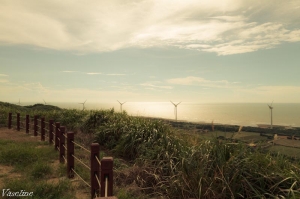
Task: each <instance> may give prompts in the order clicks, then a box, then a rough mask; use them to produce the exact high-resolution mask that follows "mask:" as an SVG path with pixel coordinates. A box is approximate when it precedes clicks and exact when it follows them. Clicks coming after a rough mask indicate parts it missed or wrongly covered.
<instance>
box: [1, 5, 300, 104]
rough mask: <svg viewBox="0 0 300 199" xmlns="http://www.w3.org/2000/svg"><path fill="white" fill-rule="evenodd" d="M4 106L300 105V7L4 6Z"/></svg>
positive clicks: (2, 52) (2, 81) (2, 77)
mask: <svg viewBox="0 0 300 199" xmlns="http://www.w3.org/2000/svg"><path fill="white" fill-rule="evenodd" d="M0 11H1V12H0V101H8V102H12V103H17V102H18V101H19V99H20V100H21V102H36V103H42V102H43V99H45V100H46V101H47V102H50V103H51V102H60V101H65V102H83V101H84V100H86V99H87V100H88V101H89V102H99V103H101V102H111V101H114V102H115V101H116V100H117V99H118V100H121V101H168V100H173V101H185V102H199V103H208V102H264V103H265V102H266V103H270V102H272V100H274V103H275V102H277V103H279V102H300V1H299V0H289V1H282V0H264V1H258V0H248V1H241V0H222V1H220V0H218V1H213V0H184V1H183V0H101V1H99V0H89V1H78V0H64V1H60V0H59V1H58V0H43V1H36V0H26V1H24V0H1V1H0Z"/></svg>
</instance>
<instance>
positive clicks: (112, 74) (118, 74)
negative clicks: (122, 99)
mask: <svg viewBox="0 0 300 199" xmlns="http://www.w3.org/2000/svg"><path fill="white" fill-rule="evenodd" d="M106 75H108V76H123V75H126V74H121V73H110V74H106Z"/></svg>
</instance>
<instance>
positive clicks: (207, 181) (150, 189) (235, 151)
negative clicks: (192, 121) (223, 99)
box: [0, 109, 300, 199]
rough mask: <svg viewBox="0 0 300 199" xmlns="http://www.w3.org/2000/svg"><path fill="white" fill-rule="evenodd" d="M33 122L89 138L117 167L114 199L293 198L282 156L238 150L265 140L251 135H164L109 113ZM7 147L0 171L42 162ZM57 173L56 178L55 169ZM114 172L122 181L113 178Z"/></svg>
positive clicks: (295, 185)
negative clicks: (51, 122) (51, 124)
mask: <svg viewBox="0 0 300 199" xmlns="http://www.w3.org/2000/svg"><path fill="white" fill-rule="evenodd" d="M6 111H7V110H6ZM15 112H16V111H15ZM33 114H37V115H40V116H45V117H46V118H49V119H50V118H54V119H55V120H56V121H59V122H61V124H62V125H64V126H67V128H68V129H71V130H74V131H81V133H82V134H80V135H81V136H84V135H89V138H95V140H96V141H97V142H98V143H100V145H101V150H103V149H105V150H106V151H107V152H108V154H113V157H114V158H115V159H116V160H117V161H116V167H115V169H117V173H118V175H119V176H120V177H118V178H116V179H117V180H116V182H115V185H116V186H121V187H117V189H115V190H117V191H116V193H115V195H117V196H119V197H120V198H121V199H122V198H125V199H126V198H147V197H148V198H149V197H159V196H163V197H165V198H204V199H206V198H276V197H277V198H278V197H281V198H300V191H299V190H300V184H299V182H300V165H299V162H293V161H291V160H290V159H289V158H287V157H286V156H284V155H282V154H277V153H276V154H274V153H270V152H266V151H265V150H262V149H260V147H257V148H256V149H254V148H250V147H248V146H247V145H246V144H244V143H243V142H247V143H249V142H262V143H263V142H265V141H266V137H262V136H260V134H259V133H249V132H241V133H237V131H238V128H239V127H238V126H236V127H232V128H231V127H227V126H223V127H222V126H221V127H217V126H215V131H214V132H211V131H210V132H208V133H199V131H198V130H199V129H200V128H201V127H197V128H198V130H197V129H194V130H193V127H192V125H187V124H184V123H178V125H177V126H178V128H177V127H170V126H169V125H168V124H166V123H165V122H164V121H160V120H151V119H147V118H141V117H131V116H129V115H127V114H126V112H123V113H116V112H114V110H113V109H111V110H100V111H95V110H93V111H79V110H66V109H62V110H51V111H46V112H45V111H44V112H43V111H41V110H35V111H32V112H30V115H33ZM46 121H47V119H46ZM174 126H176V125H174ZM184 128H188V129H189V131H185V130H184ZM205 128H206V127H205ZM178 129H179V130H178ZM206 129H211V126H209V125H208V126H207V128H206ZM245 129H246V127H245ZM243 130H244V128H243ZM90 135H93V136H90ZM218 136H224V137H226V138H233V139H238V140H240V141H239V142H238V143H236V144H232V143H231V142H232V141H230V140H222V141H221V140H217V139H216V138H217V137H218ZM78 140H84V139H78ZM242 141H243V142H242ZM9 145H10V143H3V146H5V147H3V148H1V149H4V148H5V150H4V151H7V150H9V152H3V153H2V152H0V163H1V161H2V162H3V163H4V164H9V165H15V166H16V167H17V164H15V163H14V162H15V161H12V160H18V159H19V158H20V157H22V156H28V157H29V158H28V160H26V161H24V162H22V161H21V162H20V163H18V165H21V168H24V169H26V168H28V165H34V163H36V162H37V160H40V159H43V158H42V157H41V156H39V152H37V151H36V150H34V149H36V147H34V146H31V147H30V146H28V147H27V148H26V150H19V149H18V146H14V147H12V146H10V147H9ZM261 145H262V144H261ZM259 146H260V145H259ZM0 147H1V146H0ZM39 149H41V150H43V148H39ZM272 150H273V149H272ZM274 150H279V149H278V148H277V149H276V148H274ZM33 151H34V152H33ZM285 151H287V150H285ZM10 154H11V155H10ZM49 155H50V156H51V154H49ZM79 155H80V154H79ZM11 159H12V160H11ZM121 159H123V160H122V161H121ZM124 160H125V161H124ZM78 165H80V164H78ZM125 165H126V166H125ZM132 165H133V166H132ZM33 168H34V169H31V170H30V172H29V173H30V175H29V176H31V178H32V177H33V178H35V177H34V176H38V173H39V172H42V171H43V170H44V169H45V165H43V164H40V163H37V165H36V166H34V167H33ZM60 169H61V173H63V171H62V170H63V169H62V168H60ZM75 170H76V171H77V172H78V173H79V174H80V175H82V176H83V178H84V179H85V180H86V181H88V180H89V173H88V172H87V170H86V168H85V167H83V166H75ZM122 171H123V172H127V174H128V175H127V174H126V175H125V174H123V175H121V173H122ZM49 175H51V172H50V173H49ZM122 176H123V177H122ZM125 176H126V177H125ZM128 178H130V179H128ZM126 183H130V184H126ZM122 186H123V187H122ZM128 187H134V190H138V191H130V190H132V189H129V188H128Z"/></svg>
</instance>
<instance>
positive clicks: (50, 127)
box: [49, 120, 54, 144]
mask: <svg viewBox="0 0 300 199" xmlns="http://www.w3.org/2000/svg"><path fill="white" fill-rule="evenodd" d="M53 123H54V121H53V120H49V144H52V142H53Z"/></svg>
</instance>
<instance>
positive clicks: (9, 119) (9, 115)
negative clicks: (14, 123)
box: [7, 113, 12, 129]
mask: <svg viewBox="0 0 300 199" xmlns="http://www.w3.org/2000/svg"><path fill="white" fill-rule="evenodd" d="M11 119H12V113H8V124H7V127H8V128H9V129H11Z"/></svg>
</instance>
